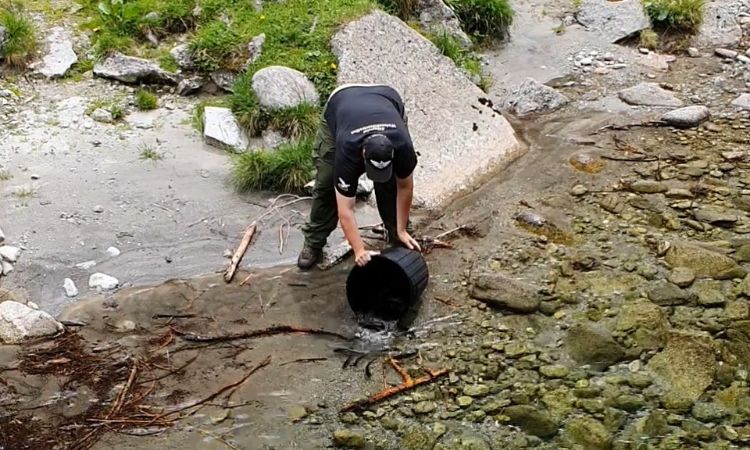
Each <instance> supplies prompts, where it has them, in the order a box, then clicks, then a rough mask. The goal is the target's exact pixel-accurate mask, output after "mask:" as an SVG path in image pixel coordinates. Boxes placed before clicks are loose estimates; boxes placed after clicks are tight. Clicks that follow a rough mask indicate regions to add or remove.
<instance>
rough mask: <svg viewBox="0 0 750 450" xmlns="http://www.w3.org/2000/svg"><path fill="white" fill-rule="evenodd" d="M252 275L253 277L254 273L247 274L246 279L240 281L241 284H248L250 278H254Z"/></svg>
mask: <svg viewBox="0 0 750 450" xmlns="http://www.w3.org/2000/svg"><path fill="white" fill-rule="evenodd" d="M252 277H253V274H252V273H251V274H250V275H248V276H246V277H245V279H244V280H242V281H241V282H240V286H244V285H245V284H247V282H248V281H250V278H252Z"/></svg>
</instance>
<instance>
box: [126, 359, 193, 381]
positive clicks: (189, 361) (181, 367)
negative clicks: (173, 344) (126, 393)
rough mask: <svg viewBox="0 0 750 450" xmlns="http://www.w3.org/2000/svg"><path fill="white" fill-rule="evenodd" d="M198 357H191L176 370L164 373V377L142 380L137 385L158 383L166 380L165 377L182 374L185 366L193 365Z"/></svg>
mask: <svg viewBox="0 0 750 450" xmlns="http://www.w3.org/2000/svg"><path fill="white" fill-rule="evenodd" d="M198 356H199V355H195V356H193V357H192V358H191V359H189V360H188V362H186V363H185V364H183V365H181V366H180V367H178V368H176V369H174V370H170V371H169V372H167V373H165V374H164V375H160V376H159V377H157V378H151V379H148V380H143V381H141V382H140V383H138V384H144V383H149V382H154V381H159V380H163V379H164V378H167V377H169V376H172V375H175V374H178V373H180V372H182V371H183V370H185V368H186V367H187V366H189V365H190V364H192V363H193V361H195V360H196V359H198Z"/></svg>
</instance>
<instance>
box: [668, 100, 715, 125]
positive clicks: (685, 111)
mask: <svg viewBox="0 0 750 450" xmlns="http://www.w3.org/2000/svg"><path fill="white" fill-rule="evenodd" d="M710 116H711V113H710V112H709V110H708V108H707V107H705V106H702V105H693V106H686V107H684V108H680V109H675V110H672V111H669V112H668V113H666V114H664V115H663V116H662V117H661V120H662V121H664V122H665V123H667V124H668V125H672V126H674V127H678V128H691V127H697V126H698V125H700V124H701V123H703V122H705V121H706V120H708V119H709V117H710Z"/></svg>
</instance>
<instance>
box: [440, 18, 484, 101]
mask: <svg viewBox="0 0 750 450" xmlns="http://www.w3.org/2000/svg"><path fill="white" fill-rule="evenodd" d="M428 38H429V39H430V40H431V41H432V43H433V44H435V46H436V47H437V48H438V50H440V52H441V53H442V54H443V55H445V56H447V57H448V58H450V59H452V60H453V62H454V63H456V66H458V67H460V68H461V69H463V70H464V71H465V72H467V73H468V74H469V75H470V76H472V78H475V79H476V81H478V83H477V85H478V86H479V87H480V88H481V89H482V90H484V91H485V92H486V91H487V90H488V89H489V87H490V85H491V82H492V79H491V78H490V77H489V75H487V74H485V73H484V71H483V70H482V63H481V61H480V60H479V58H478V57H477V56H475V55H474V54H473V53H472V52H471V51H469V50H467V49H465V48H463V47H462V46H461V44H460V42H458V40H456V38H454V37H453V36H451V35H450V34H448V33H447V32H445V31H443V32H441V33H439V34H435V35H429V36H428Z"/></svg>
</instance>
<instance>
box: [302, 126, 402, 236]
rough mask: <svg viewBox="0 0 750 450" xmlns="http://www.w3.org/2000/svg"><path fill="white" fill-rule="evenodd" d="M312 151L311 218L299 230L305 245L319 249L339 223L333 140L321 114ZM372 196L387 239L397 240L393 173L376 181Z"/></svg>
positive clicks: (394, 178)
mask: <svg viewBox="0 0 750 450" xmlns="http://www.w3.org/2000/svg"><path fill="white" fill-rule="evenodd" d="M313 152H314V154H313V161H314V163H315V168H316V171H317V172H316V175H315V188H314V189H313V194H312V197H313V201H312V209H311V210H310V218H309V219H308V221H307V223H306V224H305V225H303V226H302V232H303V233H304V235H305V244H306V245H307V246H309V247H311V248H314V249H321V248H323V247H324V246H325V245H326V241H327V240H328V236H329V235H330V234H331V233H332V232H333V230H335V229H336V226H337V225H338V222H339V217H338V209H337V206H336V190H335V187H334V169H333V162H334V155H335V154H336V140H335V139H334V137H333V136H332V135H331V130H330V129H329V128H328V124H327V123H326V121H325V119H324V118H323V117H321V120H320V128H318V133H317V135H316V136H315V144H314V149H313ZM375 197H376V200H377V203H378V213H380V218H381V220H382V221H383V224H384V225H385V229H386V237H387V239H388V242H389V243H397V242H398V235H397V233H396V177H395V176H394V177H393V178H392V179H391V181H389V182H387V183H375Z"/></svg>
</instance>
